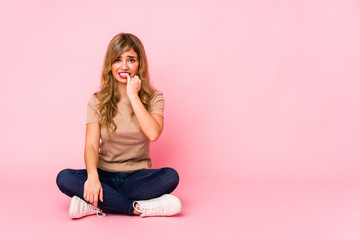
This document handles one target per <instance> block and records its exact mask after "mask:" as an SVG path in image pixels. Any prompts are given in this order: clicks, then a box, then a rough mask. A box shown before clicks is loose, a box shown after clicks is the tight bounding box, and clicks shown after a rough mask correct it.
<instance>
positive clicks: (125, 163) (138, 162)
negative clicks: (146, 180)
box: [86, 90, 164, 172]
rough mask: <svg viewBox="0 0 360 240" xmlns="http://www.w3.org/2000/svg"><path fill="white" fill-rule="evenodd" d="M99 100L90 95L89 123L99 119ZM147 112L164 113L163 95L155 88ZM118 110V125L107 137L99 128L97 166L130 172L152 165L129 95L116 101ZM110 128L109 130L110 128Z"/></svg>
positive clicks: (116, 119) (116, 120)
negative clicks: (133, 113) (132, 113)
mask: <svg viewBox="0 0 360 240" xmlns="http://www.w3.org/2000/svg"><path fill="white" fill-rule="evenodd" d="M98 102H99V101H98V100H97V99H96V97H95V96H94V95H92V96H91V97H90V99H89V101H88V105H87V121H86V124H88V123H98V122H99V116H100V115H99V110H98V109H97V103H98ZM150 106H151V108H150V113H151V114H155V113H156V114H160V115H162V116H164V98H163V94H162V93H161V92H160V91H158V90H155V92H154V95H153V97H152V99H151V101H150ZM117 107H118V112H117V114H116V116H115V117H114V122H115V124H116V126H117V129H116V131H115V132H111V138H109V135H108V132H107V130H106V128H105V127H101V129H100V147H99V161H98V168H100V169H102V170H105V171H109V172H132V171H136V170H140V169H149V168H151V167H152V165H151V159H150V141H149V139H148V138H147V137H146V136H145V134H144V133H143V132H142V130H141V128H140V126H139V123H138V121H137V119H136V116H135V115H134V116H133V117H132V118H131V112H132V106H131V103H130V100H129V99H128V98H122V99H121V100H120V102H118V104H117ZM110 131H111V130H110Z"/></svg>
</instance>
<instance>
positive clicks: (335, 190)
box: [0, 0, 360, 239]
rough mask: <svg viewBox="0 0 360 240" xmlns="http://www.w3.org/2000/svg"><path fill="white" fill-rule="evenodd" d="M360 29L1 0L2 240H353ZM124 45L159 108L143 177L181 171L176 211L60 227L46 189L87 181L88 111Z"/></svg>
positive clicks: (285, 16)
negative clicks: (112, 55)
mask: <svg viewBox="0 0 360 240" xmlns="http://www.w3.org/2000/svg"><path fill="white" fill-rule="evenodd" d="M359 24H360V3H359V2H358V1H356V0H353V1H351V0H331V1H320V0H316V1H295V0H294V1H280V0H274V1H266V0H257V1H235V0H234V1H228V0H224V1H194V0H192V1H189V0H183V1H178V2H173V1H165V0H164V1H159V0H154V1H145V0H138V1H118V0H117V1H101V2H100V1H45V0H43V1H40V0H37V1H25V0H19V1H1V2H0V26H1V27H0V29H1V39H0V43H1V44H0V53H1V54H0V66H1V67H0V68H1V82H0V89H1V94H0V109H1V112H2V113H1V116H2V117H1V124H0V132H1V135H2V138H1V140H0V141H1V149H2V151H1V153H0V158H1V160H2V161H1V169H0V181H1V183H0V187H1V189H2V190H3V191H2V192H3V193H2V194H1V195H2V198H3V199H4V200H3V201H4V202H3V204H2V205H3V206H2V207H3V208H5V209H6V210H5V213H4V214H5V216H3V217H2V219H1V220H0V224H1V225H0V230H1V232H3V233H4V232H5V236H7V239H14V238H15V237H16V238H18V239H19V238H23V237H24V236H34V238H35V236H36V237H37V238H38V239H39V238H43V239H48V237H49V235H50V234H54V233H55V232H56V233H57V234H56V236H58V237H59V238H64V237H66V236H67V237H69V236H70V235H74V236H75V235H76V236H77V235H78V236H88V237H92V236H97V235H96V234H98V235H99V236H105V235H106V234H105V233H107V234H109V235H111V234H112V235H113V236H117V235H118V236H120V237H124V236H131V235H135V234H134V231H137V230H139V228H142V229H143V230H144V231H140V233H139V232H137V235H142V234H143V236H147V237H149V235H148V234H147V232H149V231H150V232H151V231H152V232H153V233H154V235H151V236H156V237H157V238H159V236H160V238H161V236H164V238H165V237H167V236H169V237H170V236H171V237H174V236H175V237H178V238H179V239H184V238H185V237H191V236H193V237H199V236H205V237H208V238H213V239H218V238H219V237H227V238H228V239H240V238H242V239H359V238H360V231H359V230H357V228H358V227H357V226H358V223H359V221H360V207H359V204H360V193H359V190H360V184H359V180H360V177H359V172H360V161H359V159H360V150H359V149H360V148H359V143H360V137H359V136H360V127H359V123H360V108H359V103H360V94H359V90H360V81H359V79H360V67H359V64H360V30H359ZM119 32H130V33H133V34H135V35H137V36H138V37H139V38H140V39H141V40H142V41H143V44H144V46H145V49H146V51H147V56H148V60H149V64H150V74H151V80H152V83H153V85H154V86H155V87H156V88H158V89H159V90H161V91H163V92H164V94H165V100H166V108H165V129H164V132H163V135H162V136H161V138H160V139H159V140H158V141H157V142H155V143H154V144H153V145H152V157H153V164H154V166H155V167H163V166H171V167H174V168H176V169H177V170H178V171H179V173H180V177H181V183H180V185H179V187H178V189H177V190H176V191H175V193H174V194H175V195H177V196H179V197H180V198H181V199H182V201H183V205H184V211H183V214H182V215H180V216H178V217H174V218H151V219H150V218H149V219H138V218H136V219H135V218H134V217H128V216H117V215H115V216H114V215H112V216H108V217H107V218H106V219H104V220H100V219H97V218H96V217H88V218H86V219H83V220H80V221H70V220H69V219H68V218H67V215H66V214H67V212H66V211H67V207H68V203H69V199H68V198H67V197H66V196H64V195H62V194H61V193H60V192H59V191H58V190H57V187H56V185H55V177H56V174H57V172H58V171H60V170H61V169H63V168H83V167H84V164H83V147H84V136H85V120H86V102H87V100H88V98H89V96H90V94H92V93H93V92H94V91H96V90H97V88H98V86H99V82H100V71H101V67H102V62H103V58H104V54H105V50H106V47H107V44H108V43H109V41H110V40H111V38H112V37H113V36H114V35H116V34H117V33H119ZM159 223H160V225H159ZM91 224H93V225H94V226H100V227H98V228H97V229H98V230H99V232H96V231H95V230H92V231H95V232H96V233H94V232H92V231H89V226H92V225H91ZM20 225H21V226H22V230H18V227H19V226H20ZM39 226H41V227H39ZM158 226H162V227H161V228H159V227H158ZM164 228H165V229H164ZM62 229H63V230H62ZM125 229H126V230H125ZM166 229H167V230H166ZM100 230H101V232H100ZM120 230H121V231H120ZM86 234H88V235H86ZM103 234H104V235H103ZM151 236H150V237H151Z"/></svg>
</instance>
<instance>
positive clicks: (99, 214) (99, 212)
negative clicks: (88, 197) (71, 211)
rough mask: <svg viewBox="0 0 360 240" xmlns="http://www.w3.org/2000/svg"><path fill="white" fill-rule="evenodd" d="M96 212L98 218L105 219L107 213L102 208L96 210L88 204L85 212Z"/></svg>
mask: <svg viewBox="0 0 360 240" xmlns="http://www.w3.org/2000/svg"><path fill="white" fill-rule="evenodd" d="M88 211H90V212H96V216H98V217H105V216H106V213H104V212H103V211H102V210H101V209H100V208H96V207H94V206H93V205H91V204H86V207H85V209H84V212H88Z"/></svg>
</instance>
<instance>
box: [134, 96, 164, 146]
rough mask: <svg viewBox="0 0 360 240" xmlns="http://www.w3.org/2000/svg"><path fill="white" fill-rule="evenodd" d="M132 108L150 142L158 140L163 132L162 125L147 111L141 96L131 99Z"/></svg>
mask: <svg viewBox="0 0 360 240" xmlns="http://www.w3.org/2000/svg"><path fill="white" fill-rule="evenodd" d="M129 99H130V102H131V105H132V108H133V110H134V113H135V116H136V119H137V121H138V123H139V125H140V128H141V130H142V131H143V133H144V134H145V136H146V137H147V138H148V139H149V140H150V141H155V140H156V139H158V137H159V136H160V134H161V132H162V128H161V126H160V124H159V123H158V122H157V121H156V120H155V118H154V117H153V116H152V115H151V114H150V113H149V112H148V111H147V110H146V108H145V107H144V105H143V103H142V102H141V100H140V98H139V96H137V95H136V96H133V97H129Z"/></svg>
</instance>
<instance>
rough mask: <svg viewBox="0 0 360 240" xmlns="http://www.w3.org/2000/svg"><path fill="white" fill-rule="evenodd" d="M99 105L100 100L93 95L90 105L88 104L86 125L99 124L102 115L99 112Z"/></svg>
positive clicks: (89, 101)
mask: <svg viewBox="0 0 360 240" xmlns="http://www.w3.org/2000/svg"><path fill="white" fill-rule="evenodd" d="M97 103H98V100H97V99H96V97H95V96H94V95H92V96H91V97H90V99H89V100H88V104H87V116H86V124H88V123H98V122H99V118H100V113H99V111H98V110H97Z"/></svg>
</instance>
